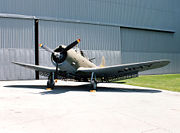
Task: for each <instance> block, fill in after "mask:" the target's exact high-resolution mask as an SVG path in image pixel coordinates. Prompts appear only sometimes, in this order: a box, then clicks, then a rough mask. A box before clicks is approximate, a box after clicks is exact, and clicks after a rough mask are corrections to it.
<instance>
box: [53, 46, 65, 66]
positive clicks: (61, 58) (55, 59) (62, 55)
mask: <svg viewBox="0 0 180 133" xmlns="http://www.w3.org/2000/svg"><path fill="white" fill-rule="evenodd" d="M62 51H64V48H63V46H61V45H60V46H59V47H57V48H56V49H55V50H54V53H52V54H51V60H52V62H53V64H54V65H56V64H57V63H58V64H61V63H63V62H64V61H65V60H66V58H67V52H66V51H64V52H62ZM56 53H57V54H59V56H56V55H55V54H56Z"/></svg>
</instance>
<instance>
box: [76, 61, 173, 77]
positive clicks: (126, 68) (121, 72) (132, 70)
mask: <svg viewBox="0 0 180 133" xmlns="http://www.w3.org/2000/svg"><path fill="white" fill-rule="evenodd" d="M169 63H170V61H168V60H154V61H148V62H139V63H130V64H122V65H114V66H107V67H96V68H84V67H80V68H79V69H78V71H77V72H79V73H81V74H84V75H89V74H91V73H92V72H94V73H95V74H96V76H97V77H107V78H109V77H110V78H113V77H115V78H117V77H121V76H126V75H131V74H138V72H142V71H146V70H150V69H155V68H160V67H163V66H166V65H167V64H169Z"/></svg>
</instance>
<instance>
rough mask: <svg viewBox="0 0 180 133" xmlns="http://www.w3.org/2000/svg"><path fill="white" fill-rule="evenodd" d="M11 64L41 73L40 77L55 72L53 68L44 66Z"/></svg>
mask: <svg viewBox="0 0 180 133" xmlns="http://www.w3.org/2000/svg"><path fill="white" fill-rule="evenodd" d="M12 63H13V64H16V65H19V66H22V67H25V68H29V69H32V70H36V71H39V72H41V74H42V75H47V74H48V73H51V72H55V71H56V68H55V67H45V66H39V65H32V64H26V63H20V62H12Z"/></svg>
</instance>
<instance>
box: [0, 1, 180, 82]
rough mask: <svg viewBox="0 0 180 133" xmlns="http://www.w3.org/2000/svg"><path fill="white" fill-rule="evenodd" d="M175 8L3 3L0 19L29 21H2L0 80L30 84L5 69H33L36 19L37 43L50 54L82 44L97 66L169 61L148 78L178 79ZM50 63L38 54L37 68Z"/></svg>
mask: <svg viewBox="0 0 180 133" xmlns="http://www.w3.org/2000/svg"><path fill="white" fill-rule="evenodd" d="M179 5H180V1H179V0H173V1H172V0H151V1H147V0H76V1H73V0H51V1H49V0H30V1H25V0H13V1H12V0H1V1H0V16H3V15H5V16H6V14H17V17H22V16H21V15H25V16H26V15H30V17H29V18H31V19H32V20H30V19H29V20H28V19H15V18H16V17H15V16H14V19H12V18H0V37H1V38H0V55H2V56H1V57H0V63H1V64H2V65H1V66H0V72H1V73H0V80H5V79H32V78H34V72H33V71H29V70H27V69H23V68H20V67H17V66H15V65H11V64H10V63H9V62H10V61H12V60H18V61H21V62H27V63H32V64H34V20H33V19H34V18H39V19H40V22H39V30H40V31H39V37H40V43H44V44H46V45H48V46H49V47H51V48H55V47H56V46H57V45H59V44H60V43H64V44H66V45H67V44H69V43H71V42H72V41H74V40H75V39H77V38H81V40H82V41H81V43H80V44H79V47H80V48H81V49H84V50H85V51H86V53H87V54H88V55H89V56H90V57H93V56H97V57H96V62H95V63H96V64H97V65H99V62H100V60H101V55H104V56H105V57H106V58H107V65H112V64H119V63H130V62H138V61H146V60H153V59H161V58H166V59H170V60H171V61H172V62H171V64H170V65H169V66H168V67H165V68H163V69H161V70H160V69H159V70H153V71H150V72H147V73H177V72H178V73H179V72H180V70H179V69H180V67H179V66H180V61H179V60H178V58H179V56H180V55H179V54H180V45H179V43H180V25H179V23H180V8H179ZM2 14H3V15H2ZM19 14H20V16H18V15H19ZM6 17H7V16H6ZM65 19H68V21H69V20H70V21H71V23H70V21H69V22H67V21H66V20H65ZM45 20H51V21H45ZM60 21H61V22H60ZM74 22H75V23H74ZM120 27H121V28H120ZM125 27H126V28H125ZM138 29H144V30H138ZM157 30H160V31H165V32H156V31H157ZM166 31H170V32H173V31H174V32H175V33H169V32H166ZM24 51H26V52H24ZM48 57H49V55H48V54H47V53H46V52H45V51H43V50H40V64H44V65H50V60H49V58H48ZM110 57H111V58H110ZM112 59H113V60H112ZM11 67H12V68H11ZM7 69H8V70H9V72H7V73H6V70H7ZM15 70H16V71H17V72H16V73H15V74H14V73H12V72H14V71H15ZM147 73H145V74H147Z"/></svg>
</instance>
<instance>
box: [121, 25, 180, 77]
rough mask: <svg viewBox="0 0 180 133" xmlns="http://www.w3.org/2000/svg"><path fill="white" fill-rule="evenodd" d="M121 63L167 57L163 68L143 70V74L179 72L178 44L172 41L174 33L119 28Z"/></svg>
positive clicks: (179, 55)
mask: <svg viewBox="0 0 180 133" xmlns="http://www.w3.org/2000/svg"><path fill="white" fill-rule="evenodd" d="M121 38H122V63H131V62H142V61H148V60H149V61H150V60H159V59H169V60H170V61H171V63H170V65H168V66H167V67H164V68H160V69H156V70H151V71H147V72H143V74H160V73H177V72H180V68H179V66H180V62H179V57H180V54H179V52H180V46H176V44H175V43H174V34H172V33H164V32H155V31H145V30H135V29H127V28H121Z"/></svg>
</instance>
